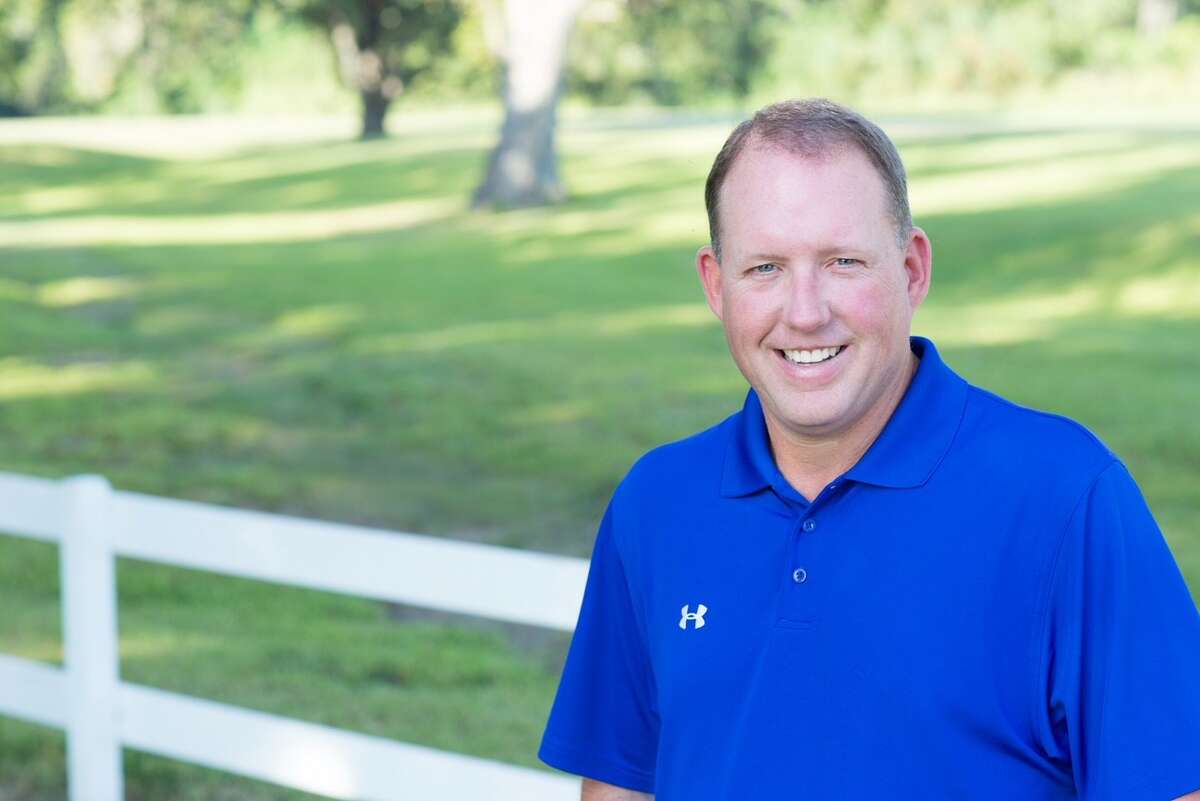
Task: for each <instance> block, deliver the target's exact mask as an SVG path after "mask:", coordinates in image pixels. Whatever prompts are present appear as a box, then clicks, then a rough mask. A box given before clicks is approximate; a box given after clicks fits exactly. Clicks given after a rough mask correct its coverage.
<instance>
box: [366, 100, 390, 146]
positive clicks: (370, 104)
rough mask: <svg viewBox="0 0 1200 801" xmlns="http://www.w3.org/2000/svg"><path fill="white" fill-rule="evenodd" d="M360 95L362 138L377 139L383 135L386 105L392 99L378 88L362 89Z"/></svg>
mask: <svg viewBox="0 0 1200 801" xmlns="http://www.w3.org/2000/svg"><path fill="white" fill-rule="evenodd" d="M359 94H360V95H361V96H362V110H363V115H362V138H363V139H378V138H379V137H381V136H384V135H385V132H384V130H383V121H384V118H385V117H387V111H388V105H390V104H391V102H392V99H391V98H390V97H388V96H387V95H386V94H384V92H382V91H380V90H379V89H378V88H372V89H363V90H362V91H361V92H360V93H359Z"/></svg>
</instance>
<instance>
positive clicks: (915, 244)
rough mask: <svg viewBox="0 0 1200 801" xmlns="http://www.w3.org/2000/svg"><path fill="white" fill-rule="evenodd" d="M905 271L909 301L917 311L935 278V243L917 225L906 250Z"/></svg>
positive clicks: (909, 238)
mask: <svg viewBox="0 0 1200 801" xmlns="http://www.w3.org/2000/svg"><path fill="white" fill-rule="evenodd" d="M904 272H905V273H906V274H907V276H908V302H909V305H910V306H911V307H912V308H913V310H914V311H915V310H916V308H917V307H918V306H920V305H921V302H922V301H923V300H925V296H926V295H928V294H929V282H930V281H932V280H933V245H932V243H930V241H929V236H928V235H927V234H926V233H925V232H924V231H923V230H921V229H920V228H917V227H916V226H915V225H914V226H913V229H912V233H911V234H910V235H909V237H908V248H907V249H906V250H905V252H904Z"/></svg>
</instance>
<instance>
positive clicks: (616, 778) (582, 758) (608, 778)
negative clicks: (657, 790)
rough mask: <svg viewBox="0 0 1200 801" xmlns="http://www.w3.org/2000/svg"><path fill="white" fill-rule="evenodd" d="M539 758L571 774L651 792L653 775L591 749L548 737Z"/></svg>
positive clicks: (543, 743)
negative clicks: (584, 748)
mask: <svg viewBox="0 0 1200 801" xmlns="http://www.w3.org/2000/svg"><path fill="white" fill-rule="evenodd" d="M538 759H540V760H542V761H543V762H545V763H546V764H547V765H549V766H550V767H552V768H557V769H558V770H561V771H564V772H566V773H574V774H575V775H576V776H582V777H584V778H585V779H594V780H595V781H600V782H604V783H605V784H611V785H613V786H615V787H624V788H625V789H627V790H636V791H637V792H639V793H651V794H652V793H654V774H652V773H646V772H645V771H641V770H638V769H637V768H631V767H629V766H628V765H622V764H619V763H617V762H615V761H613V760H609V759H605V758H603V757H601V756H599V755H597V754H595V753H592V752H590V751H584V750H581V749H578V748H571V747H569V746H565V745H562V744H560V743H556V742H554V741H552V740H550V739H549V738H546V739H544V740H543V741H542V747H541V748H540V749H538Z"/></svg>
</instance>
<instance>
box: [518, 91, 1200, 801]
mask: <svg viewBox="0 0 1200 801" xmlns="http://www.w3.org/2000/svg"><path fill="white" fill-rule="evenodd" d="M705 195H706V198H705V199H706V203H707V206H708V214H709V225H710V232H711V237H712V244H711V245H710V246H708V247H704V248H702V249H701V250H700V252H699V253H698V254H697V259H696V262H697V269H698V271H699V274H700V280H701V282H702V284H703V286H704V291H705V295H706V297H707V299H708V303H709V306H710V307H711V308H712V310H713V312H714V313H715V314H716V315H717V317H718V318H720V319H721V321H722V323H723V325H724V328H725V334H726V338H727V339H728V342H729V349H730V352H731V353H732V355H733V358H734V361H735V362H736V363H737V365H738V367H739V368H740V369H741V371H742V373H743V374H744V375H745V377H746V379H747V381H748V382H749V384H750V386H751V388H752V389H751V391H750V393H749V395H748V396H747V399H746V402H745V406H744V407H743V409H742V411H741V412H740V413H738V414H735V415H733V416H732V417H730V418H729V419H727V420H726V421H724V422H723V423H721V424H720V425H718V426H716V427H714V428H712V429H709V430H707V431H704V432H702V433H700V434H697V435H696V436H694V437H691V438H689V439H687V440H684V441H682V442H678V443H674V444H671V445H667V446H664V447H662V448H658V449H656V450H654V451H651V452H650V453H649V454H647V455H646V456H644V457H643V458H642V459H641V460H639V462H638V463H637V465H635V466H634V468H633V469H632V470H631V471H630V473H629V475H628V476H626V478H625V479H624V481H622V483H621V486H620V487H619V488H618V489H617V491H616V493H615V495H614V497H613V500H612V502H611V504H610V505H609V508H608V510H607V512H606V513H605V516H604V520H603V522H602V523H601V526H600V531H599V534H598V536H597V540H596V545H595V550H594V552H593V555H592V566H591V571H590V573H589V577H588V584H587V590H586V594H585V598H584V603H583V608H582V610H581V612H580V618H579V624H578V627H577V628H576V632H575V637H574V640H573V642H572V645H571V651H570V654H569V656H568V659H567V664H566V667H565V668H564V672H563V678H562V683H561V685H560V687H559V693H558V697H557V699H556V700H555V705H554V709H553V711H552V712H551V715H550V721H549V723H548V725H547V729H546V734H545V738H544V740H543V743H542V748H541V751H540V756H541V758H542V759H543V760H544V761H546V762H547V763H549V764H550V765H553V766H556V767H559V768H561V769H563V770H566V771H569V772H572V773H577V774H580V775H582V776H583V777H585V780H584V788H583V797H584V799H592V800H593V801H597V800H599V799H646V798H651V797H657V799H658V801H710V800H712V801H716V800H717V799H721V800H722V801H726V800H728V801H743V800H744V801H782V800H783V799H788V800H789V801H790V800H791V799H815V800H818V801H819V800H822V799H921V800H922V801H925V800H926V799H968V800H969V801H992V800H993V799H994V800H995V801H1051V799H1053V800H1054V801H1058V800H1059V799H1064V800H1065V799H1086V800H1087V801H1116V800H1117V799H1120V801H1170V800H1171V799H1176V798H1180V797H1186V798H1188V799H1200V792H1197V791H1200V614H1198V613H1197V610H1196V607H1195V605H1194V603H1193V602H1192V600H1191V597H1190V595H1189V593H1188V590H1187V587H1186V585H1185V583H1184V581H1183V578H1182V576H1181V575H1180V573H1179V570H1178V568H1177V566H1176V564H1175V562H1174V560H1173V558H1172V556H1171V553H1170V551H1169V550H1168V548H1167V546H1166V544H1165V542H1164V540H1163V538H1162V535H1161V533H1160V532H1159V530H1158V528H1157V526H1156V525H1155V523H1154V520H1153V518H1152V517H1151V515H1150V512H1149V510H1148V509H1147V507H1146V505H1145V502H1144V501H1143V499H1142V497H1141V495H1140V493H1139V492H1138V489H1137V487H1136V485H1135V484H1134V482H1133V479H1132V478H1131V477H1130V475H1129V473H1128V471H1127V470H1126V468H1125V467H1124V465H1123V464H1122V463H1121V462H1120V461H1119V460H1118V459H1117V458H1116V457H1115V456H1114V455H1113V454H1112V453H1111V452H1110V451H1109V450H1108V449H1107V448H1106V447H1105V446H1104V445H1103V444H1102V443H1101V442H1100V441H1099V440H1097V439H1096V438H1095V437H1094V436H1092V435H1091V434H1090V433H1089V432H1087V431H1086V430H1085V429H1084V428H1083V427H1082V426H1080V425H1078V424H1076V423H1074V422H1072V421H1070V420H1066V419H1064V418H1061V417H1057V416H1054V415H1049V414H1045V413H1042V412H1036V411H1032V410H1029V409H1024V408H1021V407H1018V406H1016V405H1014V404H1011V403H1009V402H1007V401H1005V400H1003V399H1001V398H999V397H997V396H995V395H992V394H990V393H988V392H986V391H984V390H981V389H978V388H976V387H973V386H970V385H969V384H967V383H966V382H965V381H964V380H963V379H961V378H959V377H958V376H957V375H956V374H955V373H953V372H952V371H951V370H950V369H949V368H948V367H947V366H946V365H945V364H944V363H943V361H942V360H941V357H940V356H939V355H938V352H937V350H936V349H935V347H934V345H933V343H932V342H930V341H928V340H926V339H921V338H919V337H910V326H911V322H912V317H913V312H914V311H915V310H916V308H917V307H918V306H919V305H920V303H921V302H922V301H923V300H924V298H925V295H926V293H927V292H928V290H929V282H930V274H931V263H932V261H931V249H930V243H929V239H928V237H927V236H926V234H925V233H924V232H923V231H922V230H921V229H920V228H916V227H914V226H913V225H912V222H911V219H910V215H909V209H908V200H907V188H906V181H905V175H904V169H903V166H902V164H901V162H900V159H899V156H898V154H897V153H896V150H895V148H894V146H893V145H892V143H891V142H890V141H889V140H888V138H887V137H886V135H884V134H883V132H882V131H881V130H879V128H877V127H876V126H875V125H873V124H872V123H870V122H869V121H867V120H865V119H864V118H862V117H861V116H859V115H858V114H856V113H854V112H852V111H850V110H848V109H845V108H843V107H841V106H838V105H836V104H833V103H830V102H827V101H821V100H814V101H800V102H789V103H781V104H778V105H774V106H770V107H768V108H765V109H763V110H762V111H760V112H758V114H756V115H755V117H754V118H753V119H752V120H750V121H747V122H745V123H743V124H742V125H740V126H739V127H738V128H737V129H736V130H735V131H734V132H733V133H732V134H731V135H730V137H729V139H728V141H726V143H725V146H724V147H723V148H722V150H721V152H720V154H719V155H718V156H717V159H716V161H715V163H714V164H713V168H712V171H711V173H710V174H709V178H708V184H707V187H706V193H705Z"/></svg>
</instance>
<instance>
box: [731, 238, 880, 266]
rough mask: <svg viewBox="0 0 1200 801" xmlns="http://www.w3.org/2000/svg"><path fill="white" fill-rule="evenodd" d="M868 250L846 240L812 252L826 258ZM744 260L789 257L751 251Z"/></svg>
mask: <svg viewBox="0 0 1200 801" xmlns="http://www.w3.org/2000/svg"><path fill="white" fill-rule="evenodd" d="M868 252H869V249H868V248H867V247H866V246H864V245H852V244H850V243H848V242H846V243H835V244H832V245H825V246H824V247H821V248H818V249H817V250H815V251H814V254H815V255H816V256H817V257H818V258H828V257H829V256H834V255H838V254H843V253H853V254H857V255H866V254H867V253H868ZM746 261H748V262H754V263H755V264H761V263H763V262H768V261H771V262H781V263H787V262H788V261H791V258H790V257H788V256H784V255H782V254H779V253H751V254H750V255H748V256H746Z"/></svg>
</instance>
